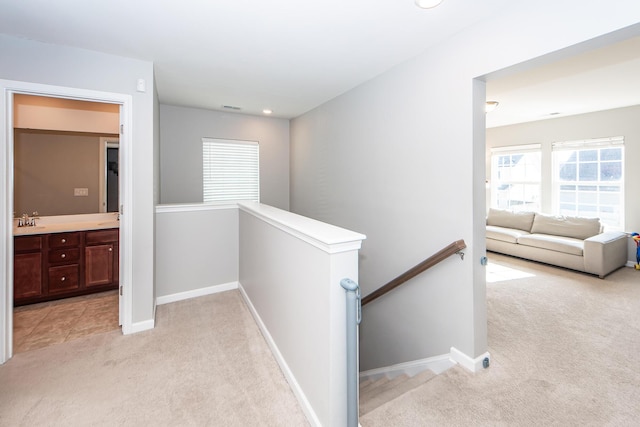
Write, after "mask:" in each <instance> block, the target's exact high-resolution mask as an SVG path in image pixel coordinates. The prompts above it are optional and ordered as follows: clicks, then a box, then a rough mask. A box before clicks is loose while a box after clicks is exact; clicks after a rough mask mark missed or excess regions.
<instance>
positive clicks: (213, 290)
mask: <svg viewBox="0 0 640 427" xmlns="http://www.w3.org/2000/svg"><path fill="white" fill-rule="evenodd" d="M233 289H238V282H229V283H223V284H221V285H213V286H207V287H204V288H198V289H193V290H191V291H184V292H178V293H176V294H170V295H163V296H160V297H157V298H156V304H157V305H163V304H169V303H172V302H177V301H183V300H186V299H191V298H197V297H202V296H205V295H211V294H217V293H218V292H225V291H231V290H233Z"/></svg>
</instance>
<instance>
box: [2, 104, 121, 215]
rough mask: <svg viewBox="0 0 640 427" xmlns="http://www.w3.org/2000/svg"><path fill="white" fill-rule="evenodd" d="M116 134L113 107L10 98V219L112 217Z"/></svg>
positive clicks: (115, 197) (116, 111) (115, 108)
mask: <svg viewBox="0 0 640 427" xmlns="http://www.w3.org/2000/svg"><path fill="white" fill-rule="evenodd" d="M118 128H119V106H117V105H113V104H100V103H93V102H86V101H75V100H67V99H59V98H47V97H39V96H31V95H15V96H14V138H13V140H14V144H13V148H14V150H13V151H14V186H13V189H14V197H13V199H14V208H13V210H14V212H15V215H16V216H21V215H22V214H24V213H27V214H29V215H31V214H32V213H33V212H36V211H37V212H38V214H39V215H40V216H51V215H74V214H91V213H101V212H117V210H118V205H119V203H118V163H119V162H118V158H119V155H118V151H119V147H118V142H119V138H118V134H117V130H118ZM113 131H115V133H114V132H113Z"/></svg>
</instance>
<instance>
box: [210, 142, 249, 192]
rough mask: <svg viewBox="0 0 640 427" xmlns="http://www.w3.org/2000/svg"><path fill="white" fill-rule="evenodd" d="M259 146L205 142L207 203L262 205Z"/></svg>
mask: <svg viewBox="0 0 640 427" xmlns="http://www.w3.org/2000/svg"><path fill="white" fill-rule="evenodd" d="M259 154H260V152H259V145H258V143H257V142H254V141H238V140H231V139H214V138H202V179H203V197H202V199H203V202H205V203H206V202H230V201H238V200H251V201H256V202H258V201H260V161H259Z"/></svg>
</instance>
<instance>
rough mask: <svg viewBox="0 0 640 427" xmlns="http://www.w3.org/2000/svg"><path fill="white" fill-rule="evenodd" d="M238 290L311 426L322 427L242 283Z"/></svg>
mask: <svg viewBox="0 0 640 427" xmlns="http://www.w3.org/2000/svg"><path fill="white" fill-rule="evenodd" d="M238 289H239V290H240V294H241V295H242V298H243V299H244V301H245V303H246V304H247V307H248V308H249V311H250V312H251V315H252V316H253V318H254V319H255V321H256V323H257V324H258V327H259V328H260V331H261V332H262V335H263V336H264V339H265V341H267V344H268V345H269V348H270V349H271V352H272V353H273V357H275V359H276V362H278V365H280V369H282V373H283V374H284V376H285V378H286V379H287V382H288V383H289V386H290V387H291V390H292V391H293V394H294V395H295V396H296V398H297V399H298V403H300V406H301V408H302V411H303V412H304V414H305V416H306V417H307V421H309V424H311V425H312V426H314V427H315V426H317V427H321V426H322V424H321V423H320V419H318V416H317V415H316V413H315V411H314V410H313V407H312V406H311V404H310V403H309V400H308V399H307V396H306V395H305V394H304V391H303V390H302V388H301V387H300V384H298V381H297V380H296V377H295V376H294V375H293V372H291V369H290V368H289V365H288V364H287V361H286V360H285V359H284V357H283V356H282V353H280V349H279V348H278V346H277V344H276V342H275V341H274V340H273V337H272V336H271V334H270V333H269V330H268V329H267V327H266V325H265V324H264V322H263V321H262V319H261V318H260V315H259V314H258V312H257V311H256V308H255V307H254V306H253V303H252V302H251V300H250V299H249V296H248V295H247V293H246V292H245V290H244V288H243V287H242V284H241V283H239V284H238Z"/></svg>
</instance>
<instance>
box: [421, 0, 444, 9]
mask: <svg viewBox="0 0 640 427" xmlns="http://www.w3.org/2000/svg"><path fill="white" fill-rule="evenodd" d="M440 3H442V0H416V5H417V6H418V7H421V8H423V9H431V8H432V7H436V6H437V5H439V4H440Z"/></svg>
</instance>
